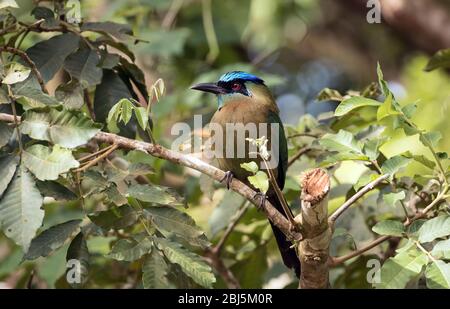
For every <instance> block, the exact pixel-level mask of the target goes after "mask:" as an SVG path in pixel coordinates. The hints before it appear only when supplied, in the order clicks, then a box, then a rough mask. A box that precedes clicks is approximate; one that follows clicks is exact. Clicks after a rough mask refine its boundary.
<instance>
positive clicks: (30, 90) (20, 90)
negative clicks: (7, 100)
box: [13, 84, 60, 110]
mask: <svg viewBox="0 0 450 309" xmlns="http://www.w3.org/2000/svg"><path fill="white" fill-rule="evenodd" d="M13 93H14V96H15V97H16V101H17V102H18V103H20V104H21V105H22V106H23V108H24V109H25V110H29V109H32V108H38V107H46V106H58V105H60V102H59V101H58V100H57V99H55V98H54V97H52V96H49V95H48V94H46V93H44V92H42V90H41V89H40V88H34V87H32V86H30V85H28V84H20V85H14V86H13Z"/></svg>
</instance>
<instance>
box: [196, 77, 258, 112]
mask: <svg viewBox="0 0 450 309" xmlns="http://www.w3.org/2000/svg"><path fill="white" fill-rule="evenodd" d="M257 88H266V86H265V85H264V81H263V80H262V79H261V78H259V77H257V76H255V75H252V74H250V73H246V72H242V71H232V72H228V73H225V74H223V75H222V76H221V77H220V78H219V80H218V81H217V82H215V83H201V84H197V85H194V86H192V87H191V89H194V90H200V91H204V92H210V93H214V94H215V95H217V97H218V101H219V109H220V108H221V107H222V106H223V105H224V104H225V103H226V102H230V101H233V100H241V99H245V98H251V97H253V95H254V91H255V90H257Z"/></svg>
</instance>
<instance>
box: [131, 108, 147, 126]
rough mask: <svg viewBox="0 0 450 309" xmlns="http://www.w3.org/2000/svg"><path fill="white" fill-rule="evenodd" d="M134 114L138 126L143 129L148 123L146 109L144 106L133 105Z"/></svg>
mask: <svg viewBox="0 0 450 309" xmlns="http://www.w3.org/2000/svg"><path fill="white" fill-rule="evenodd" d="M134 114H135V115H136V119H137V121H138V124H139V126H140V127H141V128H142V130H145V129H146V128H147V125H148V114H147V109H146V108H145V107H135V108H134Z"/></svg>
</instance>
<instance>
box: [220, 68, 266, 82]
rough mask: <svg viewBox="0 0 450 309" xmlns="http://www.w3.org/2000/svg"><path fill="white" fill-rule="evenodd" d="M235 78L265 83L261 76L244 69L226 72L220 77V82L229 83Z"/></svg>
mask: <svg viewBox="0 0 450 309" xmlns="http://www.w3.org/2000/svg"><path fill="white" fill-rule="evenodd" d="M234 80H243V81H250V82H254V83H255V84H264V81H263V80H262V79H261V78H259V77H257V76H255V75H252V74H250V73H246V72H242V71H232V72H228V73H225V74H223V75H222V76H221V77H220V79H219V82H224V83H228V82H231V81H234Z"/></svg>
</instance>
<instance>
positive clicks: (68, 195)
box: [36, 181, 78, 201]
mask: <svg viewBox="0 0 450 309" xmlns="http://www.w3.org/2000/svg"><path fill="white" fill-rule="evenodd" d="M36 185H37V187H38V189H39V191H40V192H41V194H42V195H43V196H44V197H46V196H48V197H53V198H54V199H55V200H58V201H72V200H76V199H77V198H78V196H77V195H76V194H75V193H73V192H72V191H71V190H69V189H68V188H66V187H65V186H63V185H62V184H60V183H58V182H56V181H37V182H36Z"/></svg>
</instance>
